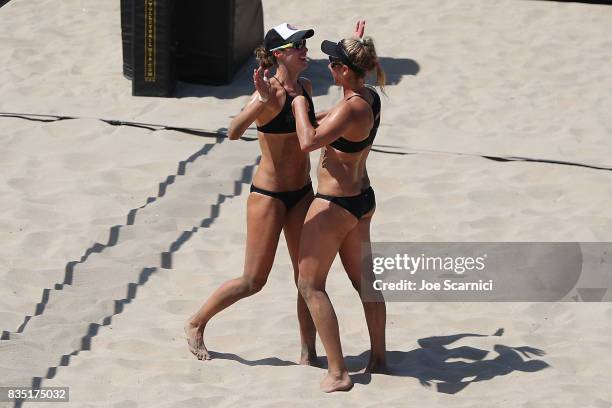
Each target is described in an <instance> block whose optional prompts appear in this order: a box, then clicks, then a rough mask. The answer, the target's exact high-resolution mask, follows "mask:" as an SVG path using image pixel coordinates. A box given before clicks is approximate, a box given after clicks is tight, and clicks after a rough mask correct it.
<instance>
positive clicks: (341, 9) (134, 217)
mask: <svg viewBox="0 0 612 408" xmlns="http://www.w3.org/2000/svg"><path fill="white" fill-rule="evenodd" d="M362 3H366V2H362ZM367 3H369V4H355V2H350V1H347V0H341V1H337V2H334V3H329V2H323V1H320V0H313V1H310V2H306V3H305V4H304V3H303V2H302V3H298V2H281V1H280V0H265V1H264V12H265V25H266V27H270V26H272V25H274V24H276V23H278V22H281V21H286V20H287V21H291V22H294V23H295V24H296V25H298V26H300V27H307V26H312V27H315V28H316V30H317V35H316V37H315V41H319V40H322V39H327V38H329V39H336V38H338V37H340V36H345V35H348V34H349V33H350V32H351V29H352V23H351V22H352V21H354V20H356V19H357V18H359V17H363V18H366V19H367V27H366V33H367V34H369V35H371V36H373V37H374V39H375V40H376V45H377V48H378V52H379V54H380V55H381V57H383V59H382V61H383V66H384V67H385V69H386V70H387V73H388V76H389V80H390V81H389V82H390V83H389V85H388V86H387V91H386V92H387V94H388V97H387V98H383V119H382V124H381V128H380V130H379V134H378V136H377V139H376V144H375V147H376V148H377V149H378V150H381V151H385V152H395V153H405V154H401V155H399V154H390V153H384V152H373V153H372V154H371V155H370V160H369V162H368V168H369V173H370V176H371V179H372V184H373V186H374V188H375V189H376V194H377V203H378V207H377V212H376V215H375V217H374V221H373V225H372V239H373V241H417V242H418V241H460V242H463V241H525V242H530V241H572V242H581V241H582V242H588V241H596V242H609V241H612V232H611V231H612V210H611V209H610V208H612V207H611V206H609V205H607V204H606V203H607V202H609V201H610V198H611V197H612V183H611V182H610V181H611V180H612V173H611V172H610V171H607V170H603V169H598V168H605V167H612V160H611V159H610V157H611V156H612V141H611V140H610V138H609V135H610V134H611V132H612V114H611V113H610V112H612V96H611V95H612V93H610V89H612V76H611V75H610V68H609V61H610V60H612V42H611V40H610V38H611V34H612V29H611V28H610V27H612V26H611V25H610V21H611V20H612V8H610V7H609V6H598V5H585V4H576V3H557V2H540V1H510V0H505V1H498V2H489V1H483V0H478V1H477V0H462V1H448V0H431V1H427V2H422V1H421V2H418V1H399V0H385V1H379V2H367ZM298 6H299V9H298ZM296 16H297V17H298V18H297V19H296ZM0 21H2V23H1V24H0V44H2V46H0V65H1V66H2V67H3V69H2V71H0V94H1V95H2V98H0V112H4V113H6V112H10V113H20V114H27V115H26V117H27V118H29V119H37V120H28V119H25V118H23V117H21V118H16V117H6V116H0V154H1V157H2V158H3V159H2V160H1V161H0V170H1V171H0V197H1V198H0V210H1V211H0V237H1V242H2V245H1V247H0V294H2V296H1V297H0V330H1V331H2V340H1V341H0V356H1V358H0V369H1V372H2V375H0V386H9V385H11V386H30V385H32V384H35V385H42V386H66V387H70V400H71V404H72V405H73V406H78V407H116V408H119V407H122V408H127V407H176V406H181V407H191V406H193V407H196V406H198V407H200V406H214V407H233V406H245V405H248V406H256V407H270V406H272V407H274V406H278V407H281V406H282V407H285V406H298V407H301V406H304V407H310V406H314V405H319V406H338V407H340V406H347V405H353V406H364V407H368V406H372V407H373V406H377V407H378V406H408V405H416V406H423V407H438V406H440V407H442V406H450V405H452V406H457V407H476V406H482V405H483V404H484V405H487V403H489V404H494V405H496V406H499V407H517V406H522V407H541V406H555V407H576V406H585V407H598V408H605V407H612V389H611V388H610V383H612V375H611V374H610V367H612V357H610V355H609V353H608V352H607V351H608V347H609V333H610V332H611V330H612V306H610V303H584V302H577V303H574V302H565V303H424V302H423V303H410V302H403V303H400V302H396V303H389V304H388V305H387V310H388V325H387V339H388V349H389V350H390V354H389V360H390V365H391V368H392V369H393V371H394V375H368V374H364V373H363V368H364V367H365V364H366V361H367V353H366V351H367V349H368V346H369V344H368V336H367V330H366V327H365V321H364V318H363V312H362V309H361V305H360V303H359V301H358V298H357V296H356V293H355V292H354V291H353V289H352V288H351V286H350V284H349V281H348V279H347V278H346V277H345V276H344V272H343V270H342V268H341V266H340V265H339V263H338V262H336V263H335V264H334V266H333V268H332V271H331V272H330V277H329V280H328V292H329V294H330V297H331V298H332V301H333V303H334V305H335V308H336V312H337V314H338V318H339V321H340V329H341V336H342V341H343V348H344V354H345V355H346V356H347V361H348V365H349V367H350V369H351V373H352V375H353V380H354V381H355V383H356V385H355V388H354V389H353V390H352V391H350V392H348V393H342V394H336V395H326V394H323V393H321V392H320V391H319V389H318V382H319V380H320V379H321V377H322V376H323V374H324V370H323V369H321V368H316V367H302V366H299V365H297V364H296V362H297V358H298V345H299V339H298V334H297V320H296V316H295V296H296V291H295V287H294V285H293V279H292V270H291V263H290V259H289V256H288V254H287V249H286V245H285V244H284V242H283V241H282V240H281V244H280V245H279V249H278V252H277V257H276V261H275V264H274V268H273V270H272V273H271V276H270V279H269V281H268V284H267V285H266V287H265V288H264V290H263V291H262V292H261V293H260V294H258V295H256V296H254V297H252V298H250V299H246V300H244V301H242V302H239V303H238V304H236V305H235V306H234V307H232V308H230V309H228V310H226V311H224V312H223V313H222V314H221V315H219V316H218V318H217V319H215V320H213V321H212V322H211V323H210V325H209V327H208V328H207V345H208V346H209V348H210V349H211V350H212V351H213V352H214V357H215V358H214V359H213V360H212V361H209V362H201V361H197V360H196V359H194V358H193V356H192V355H191V354H189V352H188V351H187V348H186V344H185V341H184V338H183V332H182V325H183V322H184V320H185V318H186V317H187V316H188V315H189V314H190V313H192V312H193V311H194V309H195V308H197V307H198V306H199V305H200V304H201V302H202V301H203V300H204V299H205V298H206V297H207V296H208V295H209V294H210V293H212V291H213V290H214V289H215V288H216V287H217V286H218V285H219V284H220V283H221V282H223V281H224V280H226V279H228V278H231V277H234V276H237V275H239V274H240V273H241V270H242V265H243V256H244V244H245V232H246V231H245V208H246V207H245V206H246V198H247V192H248V185H249V182H250V179H251V176H252V173H253V171H254V169H255V166H256V165H257V162H258V158H259V154H260V153H259V149H258V146H257V143H256V142H247V141H238V142H230V141H227V140H223V139H222V138H215V137H198V136H194V135H189V134H185V133H181V132H176V131H168V130H150V129H145V128H135V127H127V126H112V125H109V124H107V123H105V122H102V121H100V120H99V119H100V118H102V119H117V120H125V121H136V122H143V123H152V124H159V125H171V126H182V127H193V128H197V129H202V130H207V131H210V132H215V131H218V130H219V131H223V129H224V128H225V127H226V126H227V124H228V123H229V121H230V119H231V117H232V115H234V114H235V113H236V112H238V110H239V109H240V108H241V106H243V105H244V103H245V102H246V101H247V100H248V94H249V93H250V92H251V85H250V83H249V71H250V69H251V67H250V66H246V67H244V68H243V69H242V70H241V71H240V72H239V73H238V74H237V76H236V79H235V81H234V82H233V83H232V85H230V86H226V87H207V86H195V85H188V84H180V85H179V88H178V95H179V98H170V99H162V98H137V97H132V96H131V87H130V84H129V82H128V81H127V80H126V79H125V78H123V76H122V73H121V65H122V62H121V33H120V20H119V3H118V2H102V3H100V2H93V1H92V0H65V1H62V2H52V1H49V0H29V1H26V0H12V1H10V2H9V3H8V4H6V5H4V6H3V7H2V8H1V9H0ZM338 22H342V23H338ZM312 43H313V44H316V42H312ZM309 55H310V57H311V58H312V61H311V66H310V68H309V70H308V71H307V72H306V73H305V75H306V76H308V77H310V78H311V79H312V80H313V84H314V95H315V98H314V101H315V105H316V106H317V108H318V109H325V108H328V107H330V106H332V105H333V104H334V103H335V101H336V100H337V99H338V97H339V91H338V89H336V88H335V87H332V86H330V84H329V76H328V74H327V71H326V69H327V68H326V64H325V59H324V56H323V54H322V53H321V52H320V51H319V50H318V47H316V45H311V46H310V51H309ZM28 115H29V116H28ZM32 115H60V116H70V117H74V118H75V119H70V120H52V119H51V118H46V117H39V116H32ZM22 116H23V115H22ZM43 120H46V121H43ZM156 129H159V128H156ZM247 134H248V135H250V136H253V135H254V132H253V130H252V129H251V130H249V131H247ZM483 156H486V157H489V158H496V157H497V158H511V157H518V158H529V159H533V161H510V162H501V161H495V160H491V159H488V158H486V157H483ZM316 160H318V153H314V154H313V155H312V162H313V164H314V163H316ZM546 161H553V162H557V163H550V162H546ZM558 162H567V163H572V164H579V165H581V166H573V165H567V164H562V163H558ZM589 166H590V167H589ZM609 298H610V294H608V295H607V297H606V299H607V300H609ZM28 316H30V317H28ZM31 316H33V317H31ZM500 329H502V330H500ZM606 333H608V334H606ZM462 334H476V335H479V336H472V335H470V336H461V335H462ZM494 334H495V335H494ZM448 336H457V338H451V337H448ZM435 344H447V345H446V346H445V347H446V349H444V348H442V347H441V346H436V347H434V345H435ZM538 350H541V351H542V352H538ZM319 351H320V352H321V354H323V350H322V347H321V346H320V343H319ZM488 401H490V402H488ZM25 405H26V406H29V405H30V403H26V404H25ZM0 406H7V407H8V406H13V404H12V403H2V402H0ZM37 406H45V403H39V405H37ZM51 406H56V405H51Z"/></svg>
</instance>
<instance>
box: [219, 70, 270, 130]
mask: <svg viewBox="0 0 612 408" xmlns="http://www.w3.org/2000/svg"><path fill="white" fill-rule="evenodd" d="M253 84H254V85H255V89H256V90H255V92H253V95H251V101H250V102H249V103H248V104H247V106H245V107H244V109H242V111H240V113H239V114H238V115H236V116H235V117H234V118H233V119H232V121H231V122H230V124H229V129H228V130H227V137H228V138H229V139H230V140H236V139H239V138H240V136H242V135H243V134H244V132H245V131H246V130H247V129H248V128H249V126H251V124H252V123H253V122H254V121H255V119H257V117H258V116H259V114H260V113H261V112H262V111H263V110H264V109H265V107H266V105H267V104H268V103H269V101H270V95H271V94H272V88H271V86H270V81H269V80H268V70H267V69H266V70H263V69H262V68H261V67H259V68H258V69H256V70H254V71H253Z"/></svg>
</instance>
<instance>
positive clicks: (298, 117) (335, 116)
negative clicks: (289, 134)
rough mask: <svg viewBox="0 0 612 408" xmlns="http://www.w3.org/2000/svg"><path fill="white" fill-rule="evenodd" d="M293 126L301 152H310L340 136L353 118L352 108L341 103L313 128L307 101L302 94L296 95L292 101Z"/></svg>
mask: <svg viewBox="0 0 612 408" xmlns="http://www.w3.org/2000/svg"><path fill="white" fill-rule="evenodd" d="M292 107H293V115H294V116H295V125H296V126H295V127H296V131H297V135H298V140H299V141H300V148H301V149H302V151H303V152H312V151H314V150H317V149H319V148H320V147H322V146H326V145H328V144H330V143H331V142H333V141H334V140H336V139H338V138H339V137H340V136H342V135H343V134H344V133H345V132H346V130H347V129H349V128H350V126H351V122H352V120H353V116H354V114H353V110H352V109H351V108H350V106H349V105H348V104H346V103H343V104H342V105H341V106H339V107H338V108H336V109H334V111H333V112H332V113H330V114H328V115H327V117H326V119H325V121H323V123H321V124H320V125H319V127H318V128H316V129H315V128H314V127H313V126H312V124H311V123H310V119H309V118H308V101H307V100H306V98H304V97H303V96H301V95H300V96H297V97H296V98H295V99H293V103H292Z"/></svg>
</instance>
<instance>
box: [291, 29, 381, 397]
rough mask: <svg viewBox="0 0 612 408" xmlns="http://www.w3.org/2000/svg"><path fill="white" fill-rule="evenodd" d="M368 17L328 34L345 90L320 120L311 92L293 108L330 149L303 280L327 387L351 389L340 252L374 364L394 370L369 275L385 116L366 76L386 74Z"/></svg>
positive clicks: (300, 125)
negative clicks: (372, 163)
mask: <svg viewBox="0 0 612 408" xmlns="http://www.w3.org/2000/svg"><path fill="white" fill-rule="evenodd" d="M364 27H365V22H364V21H360V22H359V23H358V25H357V30H356V33H355V36H354V37H353V38H350V39H344V40H341V41H339V42H337V43H336V42H331V41H323V43H322V44H321V50H322V51H323V52H324V53H325V54H327V55H328V56H329V66H328V67H329V70H330V72H331V74H332V77H333V79H334V81H335V84H336V85H339V86H341V87H342V90H343V94H344V97H343V98H342V100H341V101H340V102H338V103H337V104H336V106H334V107H333V108H332V109H331V110H330V111H328V112H327V114H326V115H325V118H324V119H323V120H321V123H320V125H319V127H317V128H315V127H314V126H313V125H312V123H311V121H310V120H309V118H308V110H309V107H308V105H309V104H308V100H307V99H306V98H304V97H297V98H295V99H294V100H293V111H294V114H295V118H296V122H297V134H298V139H299V141H300V146H301V148H302V151H304V152H311V151H314V150H317V149H319V148H321V149H322V152H321V158H320V161H319V167H318V170H317V179H318V192H317V194H316V196H315V199H314V200H313V202H312V203H311V204H310V208H309V210H308V213H307V214H306V219H305V221H304V227H303V228H302V238H301V240H300V260H299V272H300V273H299V279H298V288H299V291H300V293H301V294H302V296H303V297H304V299H305V300H306V303H307V305H308V308H309V310H310V312H311V314H312V318H313V320H314V323H315V326H316V328H317V331H318V333H319V336H320V337H321V342H322V343H323V346H324V347H325V351H326V353H327V360H328V372H327V375H326V376H325V377H324V378H323V380H322V381H321V389H322V390H323V391H325V392H333V391H346V390H348V389H350V388H351V387H352V385H353V384H352V381H351V379H350V377H349V375H348V370H347V368H346V365H345V363H344V358H343V355H342V347H341V345H340V336H339V330H338V320H337V318H336V314H335V312H334V309H333V306H332V304H331V302H330V300H329V297H328V296H327V293H326V292H325V281H326V279H327V274H328V272H329V268H330V267H331V264H332V262H333V260H334V258H335V257H336V254H340V259H341V261H342V264H343V266H344V269H345V270H346V272H347V274H348V276H349V278H350V280H351V282H352V284H353V286H354V287H355V289H356V290H357V291H358V292H359V295H360V297H361V298H362V302H363V308H364V311H365V315H366V322H367V325H368V331H369V335H370V347H371V353H370V361H369V362H368V365H367V367H366V371H367V372H383V371H385V370H386V358H385V353H386V350H385V322H386V309H385V303H384V301H383V299H382V298H379V301H377V302H366V301H365V300H364V298H363V296H362V295H363V292H362V281H363V280H364V279H365V281H366V282H369V281H371V280H372V279H373V272H372V268H371V267H367V266H365V267H364V266H363V264H362V261H363V260H366V261H367V262H366V263H369V264H370V265H371V260H372V253H371V247H370V221H371V220H372V215H373V214H374V210H375V208H376V201H375V198H374V190H373V189H372V187H371V186H370V179H369V178H368V173H367V170H366V159H367V157H368V153H369V152H370V148H371V146H372V143H373V142H374V137H375V136H376V132H377V130H378V125H379V123H380V110H381V103H380V97H379V96H378V93H377V92H376V90H375V89H374V88H372V87H370V86H367V85H366V84H365V76H366V74H367V73H368V72H370V71H375V72H376V76H377V82H378V85H379V86H381V87H382V86H383V85H384V82H385V75H384V72H383V70H382V68H381V67H380V64H379V61H378V57H377V55H376V49H375V48H374V43H373V41H372V39H371V38H369V37H365V38H363V31H364Z"/></svg>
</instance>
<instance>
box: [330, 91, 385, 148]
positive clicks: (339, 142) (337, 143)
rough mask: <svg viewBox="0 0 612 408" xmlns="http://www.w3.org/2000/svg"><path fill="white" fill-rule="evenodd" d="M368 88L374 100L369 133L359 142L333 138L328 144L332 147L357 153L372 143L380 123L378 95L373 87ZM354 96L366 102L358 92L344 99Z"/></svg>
mask: <svg viewBox="0 0 612 408" xmlns="http://www.w3.org/2000/svg"><path fill="white" fill-rule="evenodd" d="M368 89H369V90H370V92H371V93H372V97H373V98H374V101H373V102H372V105H371V108H372V113H373V115H374V125H373V126H372V129H371V130H370V134H369V135H368V137H366V138H365V139H363V140H360V141H359V142H353V141H350V140H347V139H345V138H343V137H339V138H338V139H336V140H334V141H333V142H331V143H330V144H329V145H330V146H331V147H333V148H334V149H336V150H340V151H341V152H345V153H357V152H360V151H362V150H363V149H365V148H366V147H368V146H370V145H371V144H372V143H374V138H375V137H376V132H378V125H380V96H378V93H377V92H376V91H375V90H374V89H373V88H370V87H368ZM354 96H359V97H360V98H362V99H363V100H364V101H366V102H367V100H366V99H365V98H364V97H363V96H361V95H359V94H355V95H351V96H349V97H348V98H346V100H347V101H348V100H349V99H351V98H352V97H354Z"/></svg>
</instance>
